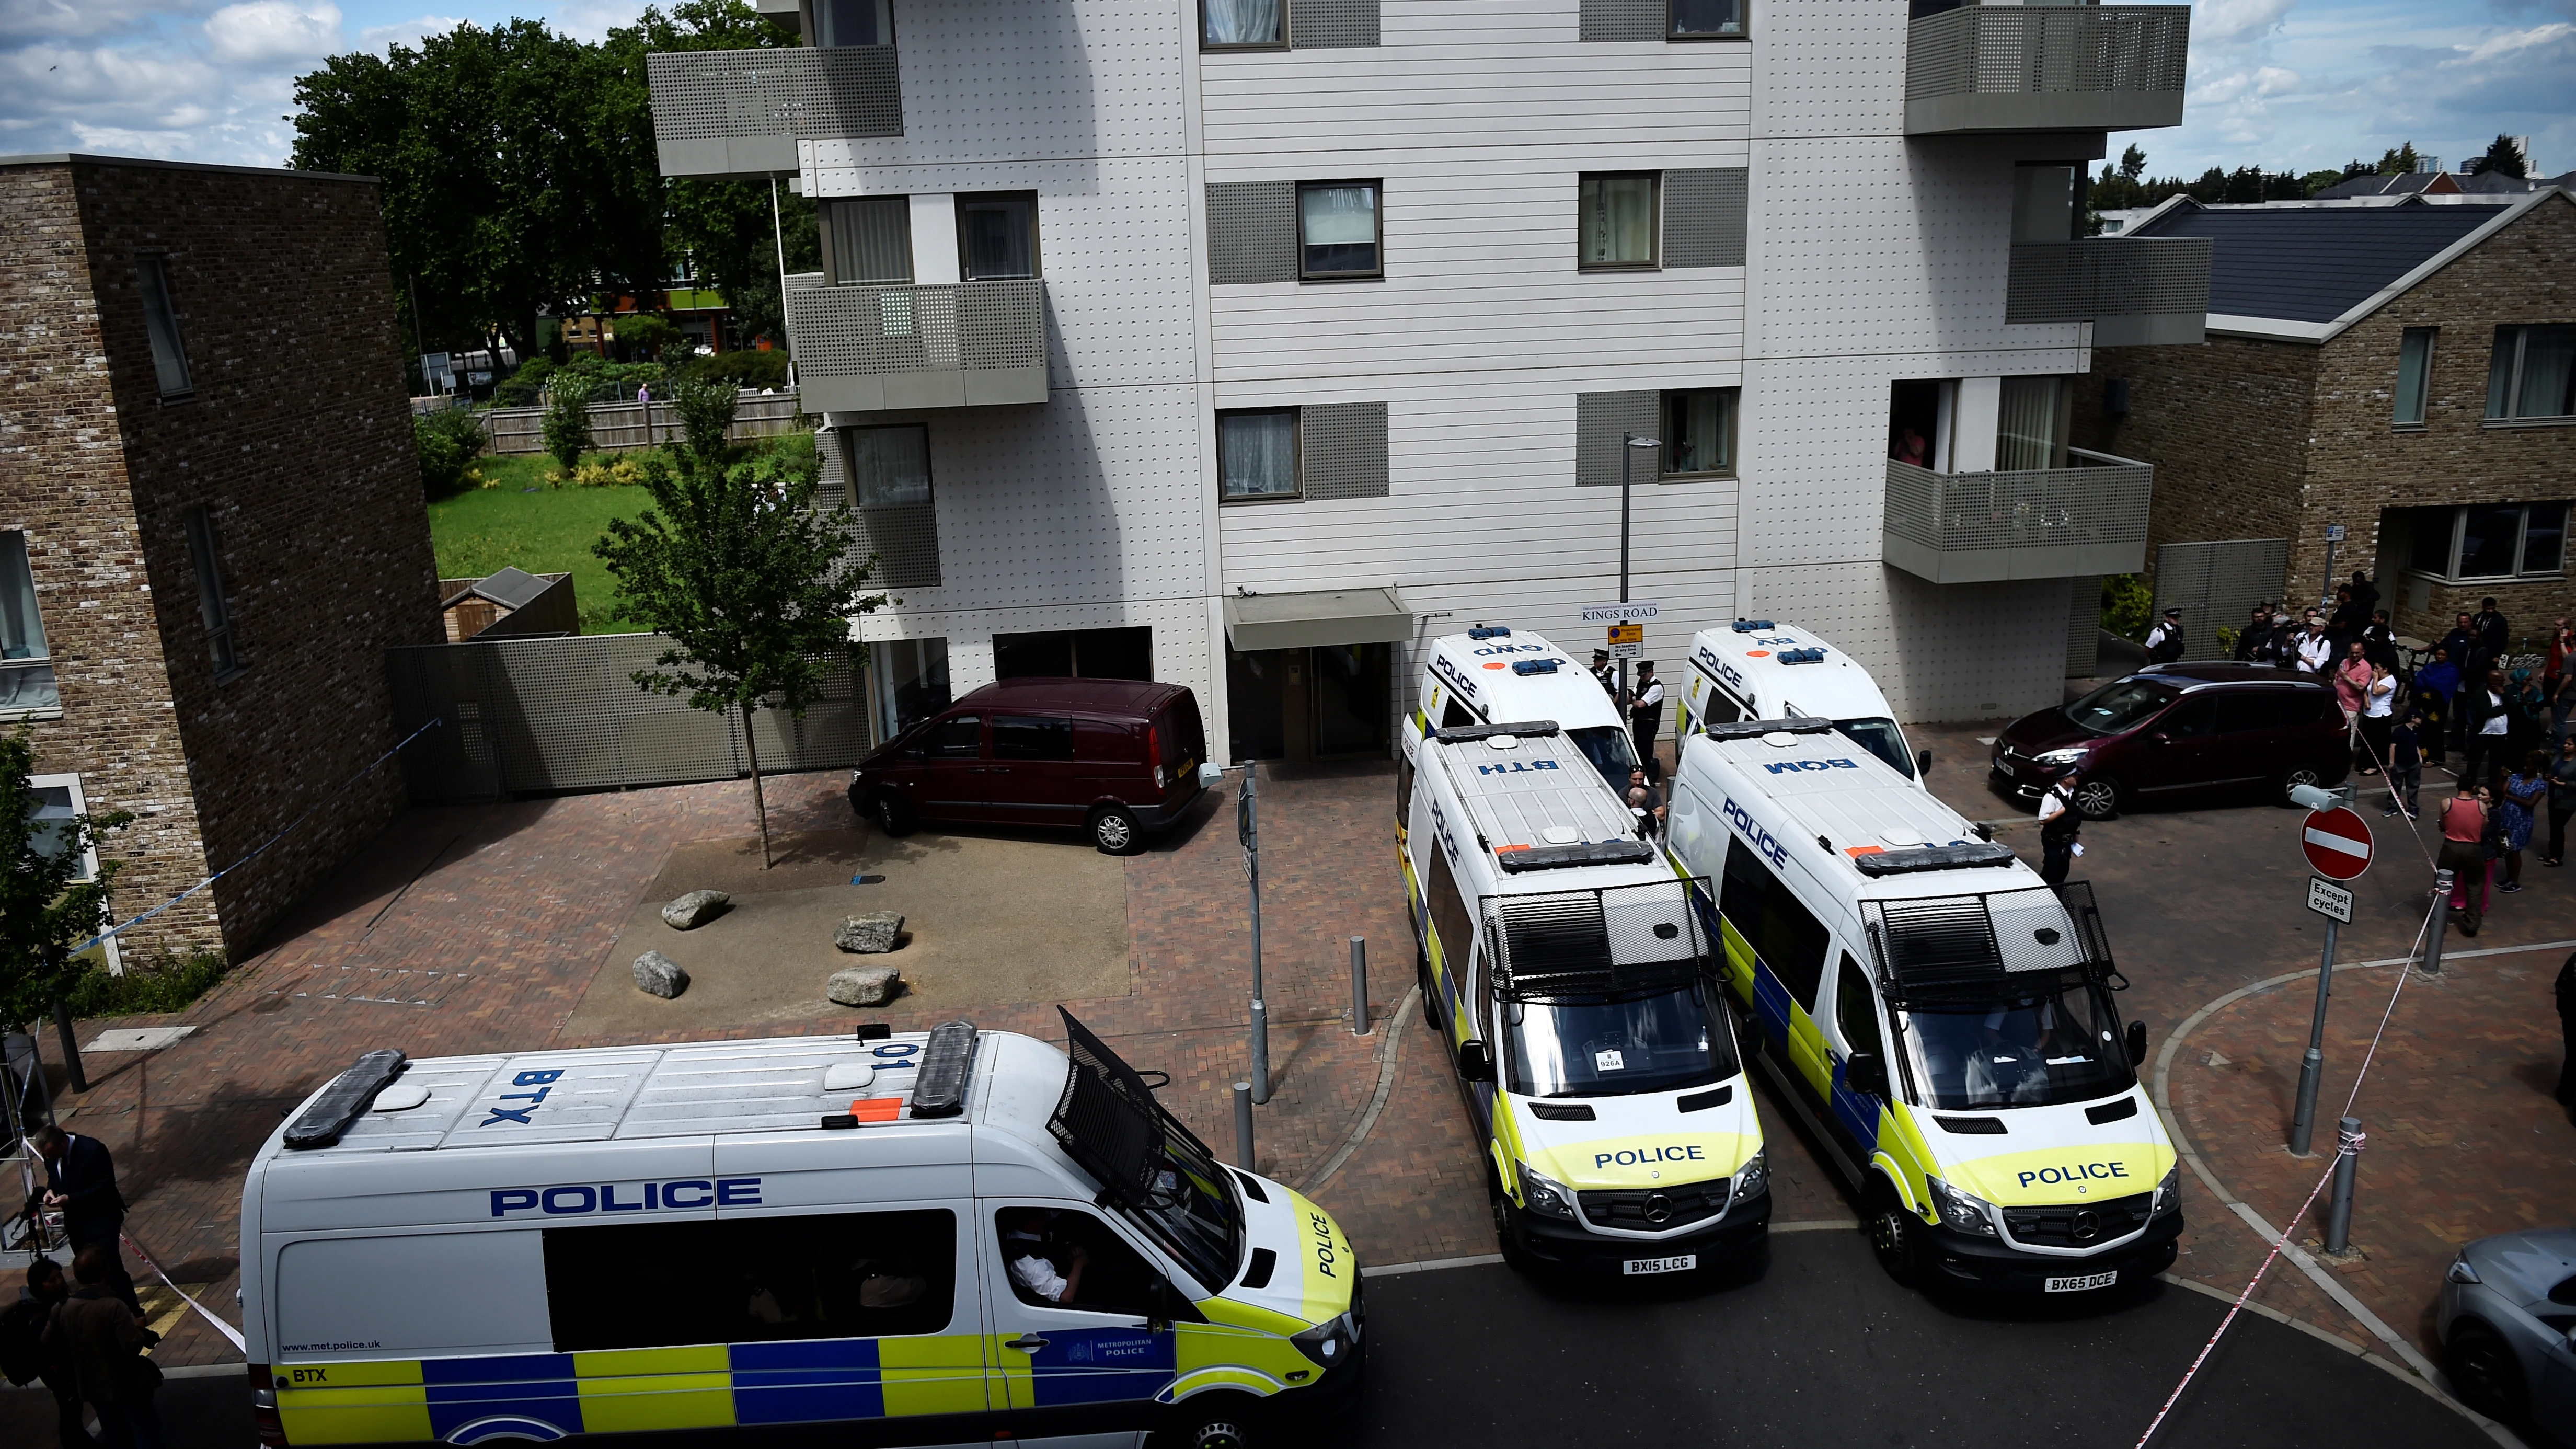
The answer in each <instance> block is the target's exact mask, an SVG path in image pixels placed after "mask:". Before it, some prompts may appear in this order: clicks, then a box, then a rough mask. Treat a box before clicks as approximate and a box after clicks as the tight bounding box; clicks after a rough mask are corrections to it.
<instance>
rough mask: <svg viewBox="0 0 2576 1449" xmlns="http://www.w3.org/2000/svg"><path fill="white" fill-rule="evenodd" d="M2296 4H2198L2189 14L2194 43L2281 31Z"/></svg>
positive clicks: (2265, 0) (2244, 0)
mask: <svg viewBox="0 0 2576 1449" xmlns="http://www.w3.org/2000/svg"><path fill="white" fill-rule="evenodd" d="M2296 3H2297V0H2200V3H2199V5H2197V6H2195V7H2193V10H2192V14H2191V38H2192V39H2194V40H2214V41H2242V40H2247V39H2253V38H2259V37H2261V36H2265V35H2269V34H2271V33H2272V31H2274V30H2275V29H2278V28H2279V27H2280V24H2281V22H2282V20H2283V18H2284V17H2286V16H2288V14H2289V13H2290V7H2291V6H2292V5H2294V4H2296Z"/></svg>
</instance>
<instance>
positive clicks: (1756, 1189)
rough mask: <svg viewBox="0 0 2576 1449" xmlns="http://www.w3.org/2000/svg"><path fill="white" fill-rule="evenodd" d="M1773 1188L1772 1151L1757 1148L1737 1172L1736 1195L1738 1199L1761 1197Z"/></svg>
mask: <svg viewBox="0 0 2576 1449" xmlns="http://www.w3.org/2000/svg"><path fill="white" fill-rule="evenodd" d="M1770 1190H1771V1153H1770V1149H1769V1148H1757V1149H1755V1150H1754V1153H1753V1155H1752V1156H1751V1157H1748V1158H1746V1159H1744V1165H1743V1166H1742V1167H1740V1168H1737V1169H1736V1172H1735V1196H1736V1197H1737V1199H1738V1200H1741V1199H1744V1198H1751V1197H1760V1196H1761V1195H1762V1194H1764V1193H1766V1192H1769V1191H1770Z"/></svg>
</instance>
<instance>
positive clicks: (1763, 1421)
mask: <svg viewBox="0 0 2576 1449" xmlns="http://www.w3.org/2000/svg"><path fill="white" fill-rule="evenodd" d="M1368 1312H1369V1325H1368V1327H1369V1346H1368V1351H1369V1377H1370V1383H1369V1392H1368V1395H1367V1396H1366V1398H1364V1399H1363V1401H1362V1403H1361V1406H1360V1408H1359V1409H1358V1410H1356V1411H1355V1412H1354V1414H1353V1416H1352V1418H1351V1419H1350V1421H1349V1422H1348V1423H1346V1424H1345V1425H1343V1426H1341V1428H1342V1432H1341V1434H1340V1435H1339V1436H1338V1438H1339V1442H1340V1443H1342V1444H1344V1445H1348V1446H1351V1449H1363V1446H1389V1449H1397V1446H1402V1449H1419V1446H1426V1445H1442V1446H1447V1445H1457V1446H1468V1445H1477V1444H1484V1443H1515V1444H1545V1443H1560V1444H1630V1443H1658V1444H1697V1445H1728V1444H1740V1445H1762V1446H1776V1445H1800V1444H1803V1445H1848V1446H1858V1445H1890V1446H1898V1445H1902V1446H1923V1445H1973V1446H1975V1449H2018V1446H2023V1445H2028V1446H2032V1449H2043V1446H2044V1449H2064V1446H2067V1445H2070V1444H2081V1445H2101V1446H2125V1445H2130V1444H2134V1443H2136V1442H2137V1439H2138V1436H2139V1434H2141V1433H2142V1432H2144V1431H2145V1429H2146V1426H2147V1422H2148V1421H2149V1420H2150V1419H2152V1418H2154V1417H2155V1412H2156V1409H2157V1406H2158V1405H2160V1404H2162V1403H2163V1402H2164V1399H2165V1396H2166V1395H2167V1394H2169V1393H2171V1392H2172V1391H2173V1386H2174V1384H2175V1382H2176V1381H2177V1380H2178V1379H2179V1378H2180V1377H2181V1375H2182V1372H2183V1370H2184V1368H2185V1367H2186V1366H2187V1365H2189V1364H2190V1362H2191V1359H2192V1355H2193V1354H2195V1353H2197V1352H2199V1350H2200V1346H2201V1344H2202V1343H2203V1342H2204V1341H2205V1340H2206V1339H2207V1338H2208V1337H2209V1333H2210V1331H2211V1330H2212V1329H2213V1328H2215V1327H2217V1325H2218V1321H2219V1319H2220V1318H2221V1317H2222V1316H2223V1315H2224V1314H2225V1312H2226V1306H2225V1305H2224V1304H2221V1303H2218V1302H2216V1301H2214V1300H2212V1299H2209V1298H2206V1297H2204V1296H2202V1295H2200V1294H2198V1293H2193V1292H2189V1291H2187V1290H2184V1289H2181V1288H2176V1287H2173V1286H2171V1285H2169V1284H2166V1283H2162V1282H2156V1281H2150V1282H2148V1283H2146V1284H2144V1285H2141V1286H2140V1287H2138V1288H2136V1289H2124V1290H2116V1291H2114V1292H2111V1293H2103V1294H2086V1295H2082V1296H2080V1297H2074V1298H2071V1299H2063V1300H2056V1301H2030V1300H2020V1301H2009V1300H1991V1299H1975V1298H1954V1297H1931V1296H1926V1295H1923V1294H1918V1293H1912V1292H1908V1291H1906V1290H1903V1289H1900V1288H1898V1287H1896V1286H1895V1285H1894V1284H1893V1283H1891V1282H1890V1281H1889V1280H1888V1278H1887V1277H1886V1275H1885V1274H1884V1273H1882V1272H1881V1271H1880V1270H1879V1268H1878V1266H1877V1264H1876V1263H1875V1262H1874V1261H1873V1260H1872V1259H1871V1257H1870V1253H1869V1249H1868V1245H1867V1244H1866V1243H1864V1242H1863V1241H1862V1239H1861V1237H1860V1234H1859V1233H1858V1232H1857V1231H1856V1230H1837V1231H1829V1232H1808V1233H1783V1234H1779V1235H1776V1236H1775V1237H1773V1239H1772V1240H1771V1248H1770V1254H1769V1261H1768V1262H1767V1263H1764V1264H1759V1265H1754V1266H1752V1267H1751V1268H1749V1269H1748V1270H1747V1271H1742V1272H1738V1273H1735V1274H1733V1275H1731V1276H1729V1277H1725V1278H1711V1279H1710V1280H1708V1281H1701V1282H1662V1283H1658V1282H1651V1281H1637V1280H1631V1281H1629V1282H1625V1283H1621V1282H1616V1281H1610V1282H1601V1283H1596V1284H1592V1285H1589V1286H1586V1285H1580V1284H1564V1283H1557V1284H1551V1283H1548V1282H1545V1281H1542V1280H1532V1279H1530V1278H1526V1277H1523V1276H1521V1275H1519V1274H1517V1273H1514V1272H1512V1271H1511V1270H1510V1269H1508V1268H1505V1267H1502V1266H1501V1265H1499V1264H1496V1265H1490V1266H1481V1267H1472V1268H1452V1269H1442V1270H1436V1271H1431V1272H1422V1273H1409V1274H1403V1275H1399V1276H1394V1277H1386V1278H1377V1279H1372V1280H1371V1281H1370V1282H1369V1285H1368ZM2493 1442H2494V1441H2492V1440H2490V1439H2488V1438H2487V1437H2486V1435H2485V1434H2484V1433H2482V1432H2481V1431H2480V1430H2479V1429H2478V1428H2477V1426H2475V1425H2473V1424H2471V1423H2470V1422H2469V1421H2468V1420H2466V1419H2464V1418H2462V1417H2460V1416H2459V1415H2458V1414H2457V1413H2455V1412H2453V1411H2452V1410H2451V1409H2449V1408H2446V1407H2444V1406H2443V1405H2441V1404H2438V1403H2436V1402H2434V1401H2433V1400H2432V1399H2431V1398H2430V1397H2428V1396H2427V1395H2426V1394H2424V1392H2423V1391H2421V1390H2420V1389H2417V1388H2414V1387H2412V1386H2410V1385H2407V1384H2404V1383H2400V1382H2398V1381H2397V1379H2395V1378H2394V1377H2392V1376H2391V1375H2390V1374H2389V1373H2388V1372H2387V1371H2386V1370H2383V1369H2381V1368H2378V1367H2376V1366H2374V1365H2372V1364H2369V1363H2365V1362H2363V1361H2362V1360H2361V1359H2359V1358H2357V1357H2355V1356H2353V1355H2352V1354H2350V1353H2347V1352H2343V1351H2341V1350H2338V1349H2335V1348H2331V1347H2329V1346H2327V1345H2326V1344H2323V1343H2320V1342H2318V1341H2317V1340H2315V1339H2313V1338H2311V1337H2309V1336H2307V1335H2306V1334H2303V1333H2300V1332H2298V1331H2297V1330H2295V1329H2292V1328H2289V1327H2287V1326H2284V1325H2282V1324H2278V1323H2274V1322H2272V1321H2270V1320H2269V1319H2265V1318H2260V1317H2256V1316H2255V1315H2252V1314H2244V1315H2240V1316H2239V1317H2238V1318H2237V1320H2236V1323H2235V1326H2234V1327H2232V1328H2230V1329H2229V1330H2228V1333H2227V1338H2226V1339H2225V1340H2224V1341H2223V1342H2222V1343H2221V1344H2220V1346H2219V1349H2218V1351H2217V1352H2216V1353H2214V1354H2213V1355H2211V1357H2210V1360H2209V1363H2208V1364H2207V1365H2206V1366H2205V1367H2204V1368H2203V1369H2202V1370H2201V1373H2200V1377H2199V1379H2198V1380H2197V1381H2196V1382H2195V1383H2194V1384H2193V1386H2192V1389H2191V1391H2190V1392H2189V1393H2187V1394H2186V1395H2185V1396H2184V1398H2183V1401H2182V1403H2181V1404H2180V1405H2179V1406H2177V1408H2176V1409H2175V1411H2174V1414H2173V1416H2172V1417H2170V1418H2168V1419H2167V1420H2166V1421H2165V1424H2164V1427H2163V1428H2161V1429H2160V1430H2158V1431H2157V1435H2156V1439H2155V1445H2156V1449H2222V1446H2226V1449H2236V1446H2267V1445H2281V1446H2285V1449H2286V1446H2302V1449H2304V1446H2313V1445H2318V1444H2327V1443H2331V1444H2335V1445H2338V1446H2364V1445H2387V1446H2392V1449H2397V1446H2402V1449H2451V1446H2460V1449H2468V1446H2472V1445H2475V1446H2488V1449H2491V1446H2492V1445H2493Z"/></svg>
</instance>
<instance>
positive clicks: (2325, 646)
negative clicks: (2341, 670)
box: [2299, 620, 2334, 674]
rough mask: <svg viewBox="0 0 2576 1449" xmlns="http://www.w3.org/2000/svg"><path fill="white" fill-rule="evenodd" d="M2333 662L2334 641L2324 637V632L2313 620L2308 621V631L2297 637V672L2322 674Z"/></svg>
mask: <svg viewBox="0 0 2576 1449" xmlns="http://www.w3.org/2000/svg"><path fill="white" fill-rule="evenodd" d="M2333 662H2334V641H2333V640H2332V639H2329V638H2327V637H2326V631H2325V630H2323V629H2320V628H2318V627H2317V626H2316V623H2315V621H2314V620H2311V621H2309V624H2308V631H2307V632H2306V633H2304V634H2302V635H2300V636H2299V672H2300V673H2301V674H2323V673H2325V672H2326V666H2327V665H2329V664H2331V663H2333Z"/></svg>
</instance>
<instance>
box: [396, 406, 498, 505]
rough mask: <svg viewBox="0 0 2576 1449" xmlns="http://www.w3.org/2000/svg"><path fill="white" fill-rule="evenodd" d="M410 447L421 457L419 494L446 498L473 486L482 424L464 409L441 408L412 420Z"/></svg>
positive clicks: (477, 481) (479, 450)
mask: <svg viewBox="0 0 2576 1449" xmlns="http://www.w3.org/2000/svg"><path fill="white" fill-rule="evenodd" d="M411 440H412V445H413V447H414V448H415V449H417V450H418V451H419V454H420V486H421V491H422V492H424V493H426V494H427V495H428V496H429V497H432V498H445V497H446V496H448V495H449V494H451V493H460V492H463V491H464V490H466V489H468V488H471V487H474V486H476V485H477V484H479V483H480V482H481V481H482V480H481V479H480V478H478V477H476V476H475V471H474V459H475V458H476V457H477V456H478V455H480V454H481V453H482V451H483V444H484V441H485V440H484V437H483V421H482V419H480V418H478V417H476V416H475V415H474V413H473V411H472V410H471V409H467V408H440V409H439V410H438V411H436V412H434V413H425V414H422V415H421V416H418V417H415V418H413V419H412V420H411Z"/></svg>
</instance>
